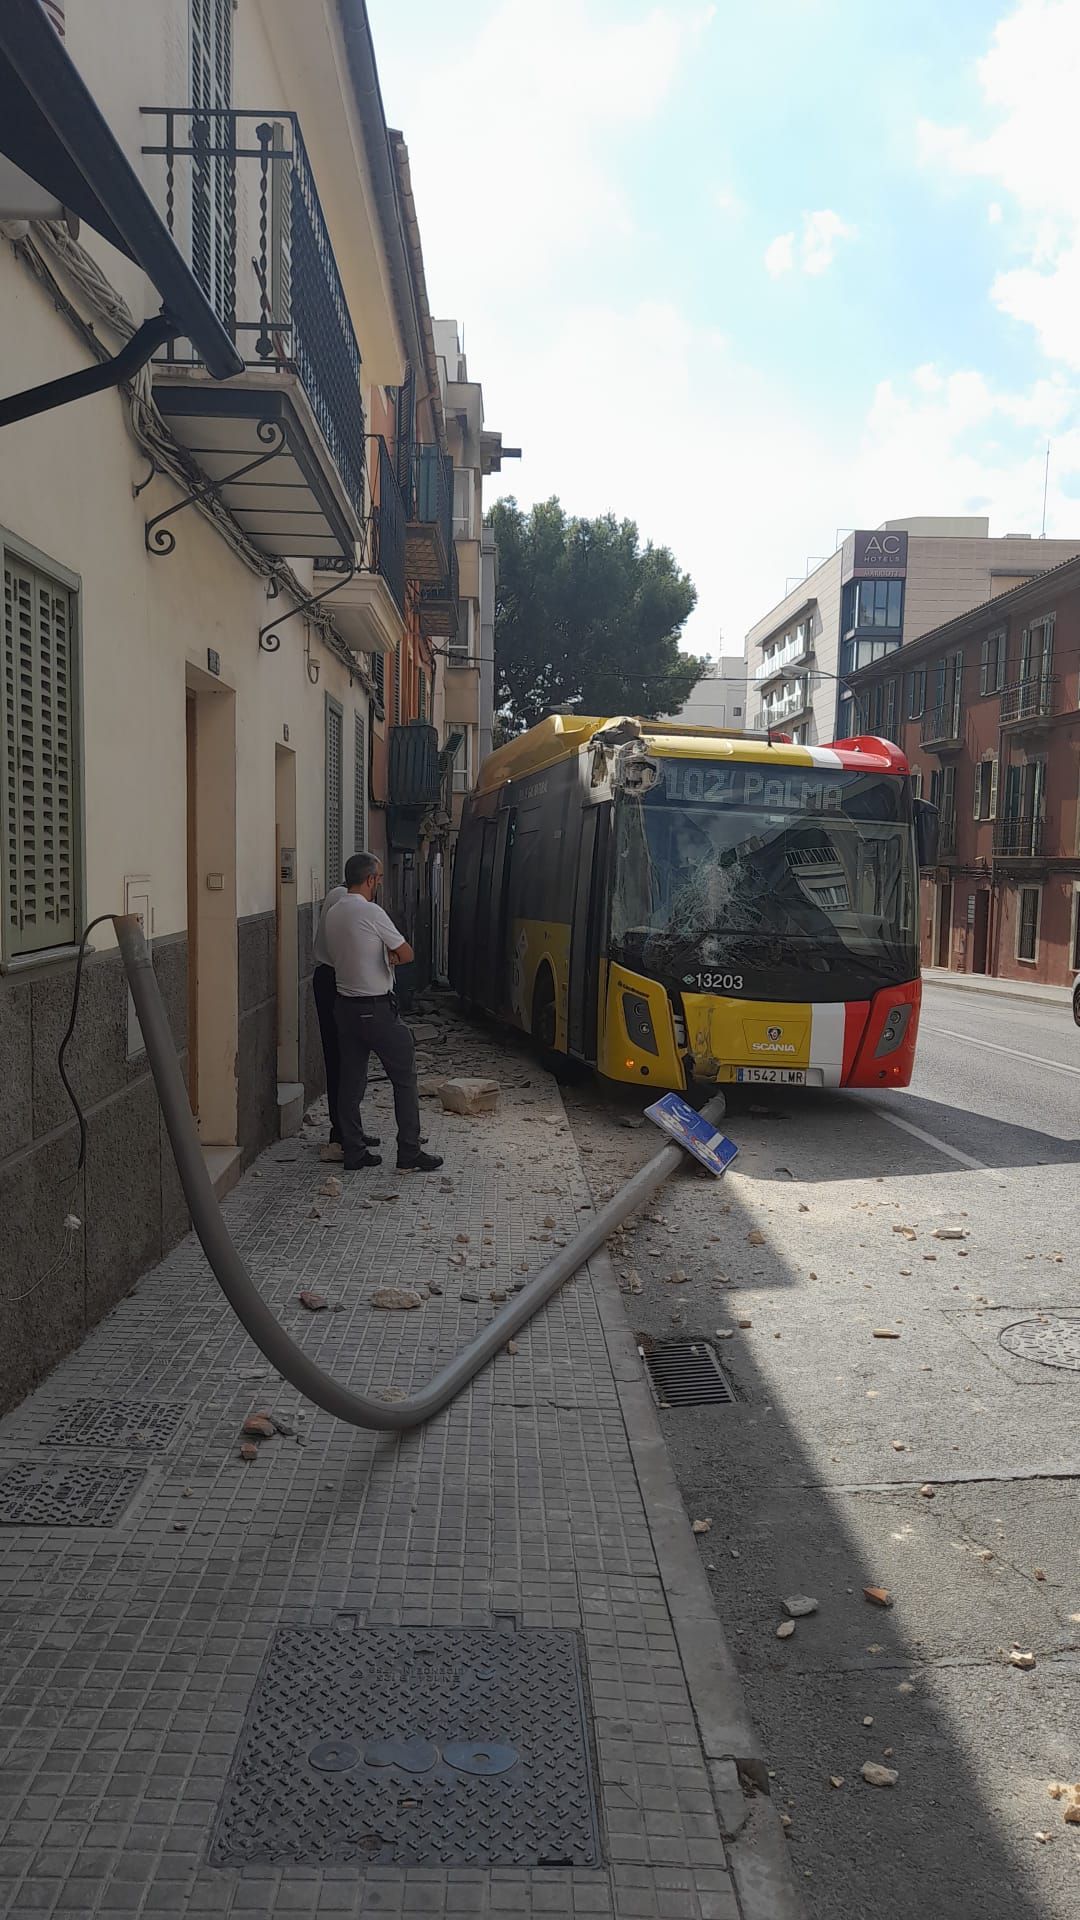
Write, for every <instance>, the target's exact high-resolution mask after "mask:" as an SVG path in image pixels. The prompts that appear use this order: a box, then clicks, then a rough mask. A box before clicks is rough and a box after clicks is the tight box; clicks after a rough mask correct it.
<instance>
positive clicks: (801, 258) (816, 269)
mask: <svg viewBox="0 0 1080 1920" xmlns="http://www.w3.org/2000/svg"><path fill="white" fill-rule="evenodd" d="M854 238H855V228H854V227H853V226H850V225H849V224H848V222H847V221H846V220H842V219H841V218H840V215H839V214H838V213H834V212H833V211H832V209H831V207H820V208H819V209H818V211H817V212H816V213H804V214H803V221H802V231H801V233H800V234H799V237H798V242H797V243H796V238H795V235H794V233H778V234H777V236H776V239H775V240H772V241H770V243H769V245H768V246H767V247H766V249H765V268H766V271H767V272H768V273H771V274H772V276H773V278H774V279H777V278H778V277H779V276H780V275H781V274H784V273H791V272H792V271H793V270H794V269H795V268H796V266H797V267H798V268H799V269H800V270H801V271H802V272H803V273H808V274H811V275H814V276H816V275H818V274H821V273H827V272H828V270H829V268H830V267H831V266H832V263H833V261H834V260H835V258H836V249H837V246H838V245H839V243H840V241H841V240H854Z"/></svg>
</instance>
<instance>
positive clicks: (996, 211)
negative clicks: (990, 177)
mask: <svg viewBox="0 0 1080 1920" xmlns="http://www.w3.org/2000/svg"><path fill="white" fill-rule="evenodd" d="M986 218H987V220H988V221H989V223H990V225H991V226H992V227H1000V225H1001V222H1002V220H1003V219H1004V218H1005V215H1004V211H1003V209H1002V205H1001V201H1000V200H991V202H990V205H989V206H988V207H987V209H986Z"/></svg>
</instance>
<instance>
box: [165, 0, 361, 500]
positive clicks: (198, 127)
mask: <svg viewBox="0 0 1080 1920" xmlns="http://www.w3.org/2000/svg"><path fill="white" fill-rule="evenodd" d="M224 4H225V6H226V7H228V6H229V0H224ZM208 10H209V0H206V6H205V7H204V8H203V11H208ZM206 88H209V89H210V91H211V93H212V92H213V85H212V76H211V77H210V78H208V79H207V80H206ZM199 91H200V92H203V91H205V88H204V87H203V84H202V83H201V82H200V87H199ZM143 113H144V116H145V117H146V119H147V121H148V124H149V126H150V127H151V128H152V129H153V130H154V131H155V132H157V133H158V134H159V136H160V137H159V138H158V139H156V140H155V139H151V140H150V141H148V142H147V144H146V145H145V146H144V147H143V153H144V154H145V155H146V156H147V157H148V159H149V160H150V162H151V166H152V169H153V174H154V181H155V185H156V189H157V193H158V198H159V201H160V203H161V205H162V206H163V210H164V214H165V224H166V226H167V227H168V230H169V232H170V234H171V235H172V236H173V239H174V240H175V241H176V243H177V245H178V246H179V248H180V250H181V252H182V253H183V254H184V256H185V258H186V259H187V260H188V261H189V262H190V264H191V267H192V270H193V272H194V273H195V275H196V278H197V279H198V280H199V282H200V284H201V285H202V287H203V290H204V292H205V293H206V295H207V297H208V299H209V300H210V302H211V304H212V306H213V307H214V310H215V312H216V313H217V315H218V318H219V319H220V320H221V322H222V324H223V326H224V327H225V328H226V330H227V332H228V333H229V334H230V335H231V337H232V339H233V341H234V342H235V344H236V347H237V350H238V352H239V353H240V354H241V355H242V357H243V359H244V362H245V364H246V365H247V366H248V367H253V368H265V369H267V371H269V372H273V373H279V374H280V373H288V374H292V375H294V376H295V377H296V378H297V379H298V380H299V382H300V384H301V386H302V387H303V389H304V392H305V394H306V396H307V399H308V402H309V404H310V407H311V410H312V413H313V414H314V416H315V418H316V420H317V421H318V424H319V427H320V429H321V431H322V434H323V438H324V439H325V441H326V444H327V447H328V448H329V451H330V454H331V456H332V458H333V460H334V463H335V465H336V467H337V469H338V472H339V473H340V475H341V478H342V481H343V483H344V486H345V490H346V492H347V493H348V495H349V498H350V500H351V501H352V502H353V505H354V506H355V507H356V508H357V509H358V510H360V511H362V509H363V502H364V469H365V454H364V410H363V404H362V401H361V397H360V348H359V345H358V344H357V339H356V334H355V332H354V330H353V325H352V320H351V318H350V315H349V308H348V303H347V301H346V298H345V292H344V288H343V286H342V283H341V275H340V273H339V272H338V266H337V260H336V257H335V254H334V249H333V246H332V244H331V240H330V234H329V230H328V228H327V225H326V220H325V217H324V215H323V210H322V203H321V201H320V199H319V193H318V189H317V187H316V185H315V176H314V174H313V172H312V169H311V163H310V161H309V159H308V156H307V150H306V148H305V146H304V141H303V137H302V135H301V132H300V124H299V121H298V120H297V118H296V115H295V114H292V113H287V112H279V111H277V110H273V111H270V112H264V113H260V112H256V111H254V110H250V109H243V110H242V109H238V108H234V107H229V106H223V105H215V104H213V103H212V101H203V100H201V99H197V101H196V104H195V105H194V106H192V107H164V108H162V107H153V108H149V107H146V108H144V109H143ZM162 358H163V359H164V360H166V361H167V362H173V363H177V362H179V363H183V364H186V365H198V364H199V362H198V356H197V355H196V353H195V351H194V348H193V347H192V346H191V343H190V342H189V341H184V340H175V341H172V342H170V344H169V345H168V346H167V347H165V348H164V349H163V351H162Z"/></svg>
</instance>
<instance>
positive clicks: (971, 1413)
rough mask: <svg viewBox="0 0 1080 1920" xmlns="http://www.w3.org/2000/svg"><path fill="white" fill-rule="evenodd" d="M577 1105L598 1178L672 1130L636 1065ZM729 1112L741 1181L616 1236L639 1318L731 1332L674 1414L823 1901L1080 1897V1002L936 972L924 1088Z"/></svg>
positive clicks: (672, 1441)
mask: <svg viewBox="0 0 1080 1920" xmlns="http://www.w3.org/2000/svg"><path fill="white" fill-rule="evenodd" d="M567 1105H568V1110H569V1111H570V1114H571V1118H572V1121H573V1124H574V1127H575V1131H576V1133H577V1136H578V1139H579V1142H580V1144H581V1146H582V1148H583V1150H584V1153H585V1156H586V1159H585V1164H586V1165H587V1166H588V1167H589V1169H590V1174H591V1178H592V1181H593V1185H594V1189H595V1190H596V1192H597V1193H603V1192H606V1191H607V1190H608V1189H610V1188H613V1187H614V1186H616V1185H617V1184H618V1181H619V1179H620V1178H622V1177H623V1176H624V1175H625V1173H626V1172H628V1171H630V1170H631V1169H632V1168H633V1167H634V1166H636V1165H638V1164H640V1162H641V1161H642V1160H643V1159H644V1158H645V1157H646V1156H647V1154H648V1152H649V1151H651V1150H652V1148H653V1145H654V1136H652V1134H651V1129H649V1128H648V1126H647V1125H646V1126H644V1127H641V1126H640V1125H635V1124H634V1122H635V1120H636V1114H635V1111H634V1109H633V1107H632V1105H631V1104H630V1102H629V1099H628V1098H627V1097H626V1096H622V1095H620V1094H619V1093H618V1092H617V1091H616V1090H613V1089H611V1088H606V1089H605V1088H604V1087H603V1086H602V1085H601V1084H600V1083H596V1082H590V1083H587V1084H586V1085H585V1086H583V1087H581V1088H577V1089H574V1090H573V1091H572V1092H570V1094H569V1095H568V1099H567ZM640 1105H641V1102H640V1099H639V1101H638V1108H640ZM728 1131H729V1133H730V1134H731V1136H732V1137H733V1138H734V1139H735V1140H737V1141H738V1143H739V1146H740V1155H739V1159H738V1160H737V1161H736V1163H735V1166H734V1168H733V1169H732V1171H731V1172H730V1173H729V1174H728V1175H727V1177H726V1179H725V1181H724V1182H723V1183H722V1184H721V1183H717V1182H714V1181H712V1180H711V1179H710V1178H709V1176H707V1175H702V1174H698V1173H697V1172H693V1171H688V1172H687V1173H686V1174H685V1175H684V1176H680V1177H679V1178H677V1179H676V1180H674V1181H672V1182H671V1183H669V1186H668V1187H667V1189H666V1190H665V1192H664V1194H663V1195H662V1196H661V1198H660V1200H659V1201H658V1202H657V1203H656V1204H655V1205H654V1207H653V1208H652V1209H650V1210H649V1214H647V1215H645V1216H639V1217H638V1219H637V1220H636V1221H635V1222H634V1223H632V1226H631V1228H630V1230H629V1231H628V1232H627V1235H626V1238H625V1242H624V1244H621V1245H619V1244H617V1245H616V1247H615V1248H614V1249H613V1251H614V1254H615V1260H616V1268H617V1271H618V1272H619V1273H620V1277H621V1281H622V1284H623V1286H624V1290H625V1299H626V1305H627V1310H628V1313H629V1314H630V1317H631V1320H632V1323H633V1325H634V1327H635V1329H636V1330H637V1331H638V1332H639V1334H640V1335H641V1338H642V1342H643V1344H648V1342H649V1341H650V1340H662V1339H668V1338H671V1337H675V1336H681V1335H686V1334H690V1335H698V1336H702V1337H712V1336H715V1334H716V1332H717V1331H718V1330H720V1331H722V1332H723V1333H726V1334H727V1335H729V1336H730V1337H728V1338H726V1339H723V1340H717V1341H716V1350H717V1352H718V1353H719V1354H720V1355H721V1357H722V1360H723V1363H724V1365H725V1367H726V1369H727V1371H728V1373H729V1376H730V1379H731V1382H732V1384H733V1386H734V1389H735V1392H736V1395H737V1399H736V1402H735V1404H734V1405H732V1406H726V1407H708V1408H687V1409H683V1410H679V1411H676V1410H674V1409H672V1410H671V1411H662V1413H661V1420H662V1422H663V1425H664V1429H665V1433H666V1436H667V1438H668V1442H669V1445H670V1448H671V1453H672V1459H673V1462H674V1465H675V1470H676V1473H677V1476H678V1478H679V1482H680V1485H681V1488H682V1491H683V1496H684V1499H685V1501H686V1504H687V1509H688V1512H689V1514H690V1517H691V1518H693V1519H710V1520H711V1521H712V1527H711V1530H710V1531H709V1533H708V1534H707V1535H705V1536H703V1537H702V1541H701V1551H702V1554H703V1558H704V1562H705V1565H706V1568H707V1570H708V1574H709V1578H710V1582H711V1584H712V1587H713V1591H714V1594H715V1597H716V1601H717V1606H718V1609H719V1612H720V1616H721V1619H722V1621H723V1623H724V1628H725V1631H726V1633H727V1635H728V1637H729V1641H730V1643H731V1645H732V1648H733V1651H734V1653H735V1657H736V1660H737V1662H738V1664H739V1667H740V1670H741V1672H742V1675H743V1680H744V1684H745V1687H746V1691H747V1697H748V1701H749V1704H750V1707H751V1711H752V1712H753V1713H754V1715H755V1716H756V1718H757V1721H758V1724H759V1726H760V1727H761V1729H762V1733H763V1736H764V1741H765V1745H766V1749H767V1752H768V1755H769V1759H770V1765H771V1766H772V1768H773V1769H774V1772H775V1778H774V1781H773V1790H774V1794H775V1796H776V1798H777V1801H778V1803H779V1805H780V1807H781V1808H782V1809H783V1811H784V1812H785V1813H786V1814H787V1816H788V1818H789V1819H790V1823H791V1824H790V1828H789V1841H790V1845H791V1848H792V1857H793V1861H794V1863H795V1866H796V1869H797V1873H798V1875H799V1878H800V1881H801V1884H802V1887H803V1890H804V1897H805V1901H806V1907H807V1913H808V1916H810V1920H841V1917H842V1920H863V1916H866V1920H911V1917H912V1916H915V1915H919V1916H921V1915H923V1914H926V1915H929V1916H933V1920H970V1917H971V1916H978V1920H1080V1827H1077V1826H1070V1825H1066V1824H1065V1822H1064V1819H1063V1807H1064V1804H1065V1803H1064V1802H1062V1801H1055V1800H1054V1799H1053V1798H1051V1796H1050V1794H1049V1791H1048V1789H1049V1786H1050V1785H1051V1783H1053V1782H1057V1781H1062V1782H1064V1781H1068V1782H1077V1783H1080V1417H1078V1416H1080V1370H1073V1369H1070V1368H1063V1367H1051V1366H1048V1365H1046V1364H1044V1361H1045V1359H1046V1358H1053V1357H1056V1358H1059V1359H1060V1358H1061V1357H1066V1358H1068V1357H1072V1358H1073V1359H1074V1361H1075V1362H1076V1365H1077V1367H1080V1205H1078V1204H1077V1182H1078V1169H1080V1030H1078V1029H1077V1028H1076V1027H1075V1026H1074V1025H1073V1023H1072V1019H1071V1016H1070V1013H1069V1010H1068V1008H1067V1007H1062V1008H1061V1009H1060V1010H1059V1009H1057V1008H1056V1007H1045V1006H1043V1005H1029V1004H1027V1003H1021V1002H1014V1001H1006V1000H998V999H993V998H991V997H989V996H984V995H976V994H970V995H968V994H965V993H962V992H960V991H957V990H955V989H948V988H941V987H937V986H931V987H928V988H927V992H926V1000H925V1008H924V1016H923V1028H922V1035H921V1051H920V1056H919V1064H918V1069H917V1078H916V1082H915V1084H914V1085H913V1087H912V1088H911V1090H910V1091H909V1092H906V1093H903V1094H891V1095H885V1096H877V1095H846V1096H839V1095H817V1096H814V1095H809V1096H800V1097H796V1096H795V1095H794V1094H786V1095H784V1096H782V1097H781V1096H776V1097H771V1098H769V1099H762V1100H760V1101H758V1100H755V1101H754V1103H753V1105H752V1106H750V1104H749V1103H747V1105H746V1106H745V1107H744V1108H743V1110H742V1111H733V1112H732V1114H731V1116H730V1118H729V1122H728ZM955 1233H960V1234H962V1235H963V1238H960V1239H958V1238H953V1237H951V1236H952V1235H953V1234H955ZM943 1234H944V1235H948V1236H950V1237H939V1236H941V1235H943ZM639 1289H640V1291H639ZM1040 1316H1042V1318H1040ZM740 1322H742V1323H745V1324H740ZM1009 1329H1013V1331H1012V1332H1010V1331H1009ZM883 1332H888V1333H891V1334H892V1335H894V1336H895V1337H894V1338H891V1339H883V1338H880V1337H877V1336H878V1335H880V1334H881V1333H883ZM1003 1335H1004V1336H1005V1338H1004V1340H1003V1338H1002V1336H1003ZM1017 1346H1019V1348H1020V1351H1017V1350H1016V1348H1017ZM1040 1355H1041V1356H1042V1357H1041V1358H1040V1357H1039V1356H1040ZM924 1485H928V1486H931V1487H932V1488H933V1498H927V1497H926V1496H925V1495H924V1494H923V1493H921V1492H920V1488H921V1487H923V1486H924ZM866 1586H875V1587H882V1588H884V1589H886V1590H887V1591H888V1593H889V1595H890V1598H891V1602H892V1604H891V1605H890V1606H889V1607H888V1608H887V1609H882V1608H879V1607H876V1606H874V1605H872V1604H871V1603H870V1602H869V1601H868V1600H867V1599H866V1598H865V1597H864V1593H863V1589H864V1587H866ZM796 1594H802V1595H808V1596H810V1597H812V1598H814V1599H816V1600H817V1602H818V1610H817V1612H816V1613H815V1614H814V1615H813V1616H812V1617H809V1618H805V1619H800V1620H799V1621H798V1623H797V1626H796V1630H795V1633H794V1635H793V1636H792V1637H791V1638H788V1639H783V1640H780V1639H777V1637H776V1629H777V1626H778V1624H779V1623H780V1622H781V1620H782V1619H783V1618H784V1614H783V1609H782V1606H781V1601H782V1599H783V1598H784V1597H785V1596H793V1595H796ZM1014 1648H1016V1649H1019V1650H1021V1651H1022V1652H1024V1653H1032V1654H1033V1655H1034V1656H1035V1665H1034V1668H1032V1669H1030V1670H1023V1669H1020V1668H1017V1667H1015V1666H1013V1665H1011V1664H1010V1661H1009V1654H1010V1651H1012V1650H1013V1649H1014ZM865 1761H876V1762H879V1763H881V1764H882V1765H884V1766H886V1767H890V1768H894V1769H895V1770H896V1771H897V1773H898V1776H899V1778H898V1783H897V1785H896V1786H895V1787H894V1788H873V1787H871V1786H868V1785H865V1784H864V1783H863V1781H862V1779H861V1777H860V1770H861V1767H862V1765H863V1763H864V1762H865ZM834 1780H835V1781H838V1782H841V1783H842V1784H839V1785H833V1784H831V1782H832V1781H834ZM1039 1833H1045V1834H1048V1835H1049V1836H1050V1838H1049V1839H1047V1840H1044V1841H1041V1840H1039V1839H1038V1838H1037V1837H1036V1836H1037V1834H1039Z"/></svg>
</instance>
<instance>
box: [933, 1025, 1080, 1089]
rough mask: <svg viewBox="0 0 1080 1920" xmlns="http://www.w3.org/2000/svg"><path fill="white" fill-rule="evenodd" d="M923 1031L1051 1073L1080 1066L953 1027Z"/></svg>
mask: <svg viewBox="0 0 1080 1920" xmlns="http://www.w3.org/2000/svg"><path fill="white" fill-rule="evenodd" d="M922 1031H923V1032H924V1033H940V1034H944V1036H945V1038H946V1039H947V1040H962V1041H963V1042H964V1044H965V1046H968V1047H985V1048H986V1050H987V1052H988V1053H1007V1054H1009V1055H1010V1056H1011V1057H1012V1059H1014V1060H1026V1061H1027V1062H1028V1065H1029V1066H1032V1067H1049V1069H1050V1071H1051V1073H1075V1074H1076V1075H1077V1076H1078V1077H1080V1067H1067V1066H1066V1065H1065V1064H1064V1062H1063V1061H1061V1060H1043V1059H1042V1058H1041V1057H1040V1055H1039V1054H1037V1053H1021V1052H1020V1050H1019V1048H1018V1047H1001V1046H999V1045H998V1044H997V1042H996V1041H995V1040H976V1039H974V1038H973V1037H972V1035H971V1034H970V1033H957V1032H956V1031H955V1029H954V1028H953V1027H923V1029H922Z"/></svg>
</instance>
